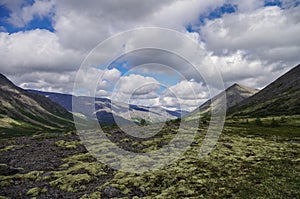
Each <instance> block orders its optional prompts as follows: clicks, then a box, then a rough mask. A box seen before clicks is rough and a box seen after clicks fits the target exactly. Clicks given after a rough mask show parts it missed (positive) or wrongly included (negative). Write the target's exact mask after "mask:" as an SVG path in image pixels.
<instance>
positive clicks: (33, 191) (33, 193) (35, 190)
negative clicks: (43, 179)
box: [27, 187, 48, 197]
mask: <svg viewBox="0 0 300 199" xmlns="http://www.w3.org/2000/svg"><path fill="white" fill-rule="evenodd" d="M47 191H48V190H47V189H46V188H39V187H34V188H31V189H29V190H28V191H27V195H31V196H33V197H36V196H38V195H39V194H41V193H45V192H47Z"/></svg>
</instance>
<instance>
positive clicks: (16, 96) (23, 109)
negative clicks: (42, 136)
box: [0, 74, 73, 131]
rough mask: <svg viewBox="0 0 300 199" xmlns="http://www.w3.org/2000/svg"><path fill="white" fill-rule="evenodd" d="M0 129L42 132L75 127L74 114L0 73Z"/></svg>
mask: <svg viewBox="0 0 300 199" xmlns="http://www.w3.org/2000/svg"><path fill="white" fill-rule="evenodd" d="M0 104H1V105H0V128H1V129H24V131H25V129H28V130H30V131H36V130H43V129H57V128H58V129H62V128H63V129H65V128H73V123H72V119H73V117H72V114H71V113H69V112H68V111H67V110H66V109H64V108H63V107H61V106H60V105H59V104H57V103H55V102H52V101H51V100H49V99H48V98H46V97H44V96H42V95H38V94H33V93H30V92H27V91H25V90H23V89H22V88H19V87H17V86H15V85H14V84H13V83H12V82H11V81H9V80H8V79H7V78H6V77H5V76H4V75H2V74H0Z"/></svg>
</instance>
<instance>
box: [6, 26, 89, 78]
mask: <svg viewBox="0 0 300 199" xmlns="http://www.w3.org/2000/svg"><path fill="white" fill-rule="evenodd" d="M0 43H1V47H0V54H1V62H0V63H1V65H2V67H1V70H2V72H3V73H5V74H10V75H12V74H14V75H15V74H22V73H24V72H27V73H31V72H33V71H49V72H64V71H74V70H76V69H78V67H79V65H80V63H81V61H82V60H83V58H84V55H83V54H82V53H80V52H78V51H74V50H72V49H65V48H63V47H62V46H61V45H60V43H59V42H58V38H57V36H56V35H55V33H52V32H49V31H47V30H41V29H35V30H31V31H26V32H16V33H13V34H8V33H5V32H0Z"/></svg>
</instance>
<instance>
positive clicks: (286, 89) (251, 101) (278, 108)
mask: <svg viewBox="0 0 300 199" xmlns="http://www.w3.org/2000/svg"><path fill="white" fill-rule="evenodd" d="M299 99H300V64H298V65H297V66H295V67H293V68H292V69H290V70H289V71H288V72H286V73H285V74H283V75H281V76H280V77H278V78H277V79H276V80H274V81H273V82H272V83H270V84H269V85H267V86H266V87H265V88H264V89H262V90H261V91H260V92H258V93H256V94H255V95H253V96H251V97H249V98H248V99H245V100H244V101H242V102H241V103H240V104H238V105H236V106H234V107H231V108H230V109H229V111H228V112H229V114H230V115H232V116H251V117H254V116H259V117H262V116H271V115H294V114H300V100H299Z"/></svg>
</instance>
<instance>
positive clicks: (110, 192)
mask: <svg viewBox="0 0 300 199" xmlns="http://www.w3.org/2000/svg"><path fill="white" fill-rule="evenodd" d="M103 195H104V196H105V197H108V198H114V197H118V196H120V195H123V194H122V192H121V191H120V190H119V189H117V188H115V187H111V186H107V187H105V188H104V189H103Z"/></svg>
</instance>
